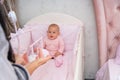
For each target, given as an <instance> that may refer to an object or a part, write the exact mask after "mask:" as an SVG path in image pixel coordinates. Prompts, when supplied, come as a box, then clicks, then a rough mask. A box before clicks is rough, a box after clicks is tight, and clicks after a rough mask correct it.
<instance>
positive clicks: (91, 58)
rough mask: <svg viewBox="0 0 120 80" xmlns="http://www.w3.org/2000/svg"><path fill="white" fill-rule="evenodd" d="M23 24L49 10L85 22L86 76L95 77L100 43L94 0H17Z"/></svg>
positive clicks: (17, 7) (18, 11)
mask: <svg viewBox="0 0 120 80" xmlns="http://www.w3.org/2000/svg"><path fill="white" fill-rule="evenodd" d="M16 9H17V15H18V18H19V21H20V24H21V26H23V25H24V24H25V23H26V22H27V21H28V20H30V19H32V18H33V17H36V16H39V15H42V14H44V13H48V12H60V13H65V14H68V15H71V16H74V17H76V18H78V19H80V20H81V21H83V23H84V24H85V78H91V79H92V78H94V77H95V74H96V71H97V70H98V44H97V33H96V24H95V15H94V10H93V3H92V0H24V1H23V0H16Z"/></svg>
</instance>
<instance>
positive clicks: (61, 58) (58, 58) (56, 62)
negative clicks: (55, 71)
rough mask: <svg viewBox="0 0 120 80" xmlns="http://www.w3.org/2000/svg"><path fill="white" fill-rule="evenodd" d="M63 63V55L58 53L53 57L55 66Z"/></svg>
mask: <svg viewBox="0 0 120 80" xmlns="http://www.w3.org/2000/svg"><path fill="white" fill-rule="evenodd" d="M62 64H63V56H62V55H59V56H57V57H56V58H55V65H56V67H60V66H61V65H62Z"/></svg>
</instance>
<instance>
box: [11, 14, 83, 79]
mask: <svg viewBox="0 0 120 80" xmlns="http://www.w3.org/2000/svg"><path fill="white" fill-rule="evenodd" d="M51 23H56V24H58V25H60V26H62V27H60V28H61V29H62V32H61V33H62V35H63V36H64V38H65V39H66V36H67V37H68V38H67V41H66V44H69V39H70V37H71V36H72V35H71V34H73V33H76V34H77V36H76V37H75V36H74V34H73V37H71V38H74V37H75V39H73V40H74V44H72V45H74V48H73V47H72V48H73V52H72V53H73V54H72V60H71V61H72V65H71V66H72V67H71V68H70V69H73V70H72V71H71V70H70V71H71V73H69V72H70V71H66V73H67V74H66V76H65V77H66V78H64V80H84V77H83V74H84V25H83V23H82V22H81V21H80V20H78V19H76V18H75V17H72V16H69V15H66V14H62V13H47V14H44V15H40V16H38V17H36V18H33V19H31V20H30V21H28V22H27V23H26V24H25V26H24V28H23V29H21V30H19V31H18V33H16V34H13V37H12V38H11V44H12V48H13V51H14V53H20V54H21V53H23V52H24V51H27V50H28V48H29V45H30V44H31V41H32V42H34V41H35V40H37V39H39V37H40V35H46V34H43V33H42V32H45V31H46V29H47V26H48V25H49V24H51ZM66 26H67V27H66ZM41 27H42V28H41ZM38 28H39V29H38ZM75 29H76V30H77V31H78V32H75V31H74V30H75ZM22 31H23V32H22ZM41 31H42V32H41ZM36 32H37V33H36ZM65 32H67V33H65ZM70 32H71V34H69V33H70ZM35 33H36V34H38V35H36V34H35ZM39 34H40V35H39ZM31 35H32V36H31ZM21 39H22V40H21ZM66 47H67V48H68V49H69V47H70V46H69V45H68V46H66ZM66 51H67V50H66ZM69 60H70V59H69ZM45 65H47V64H45ZM45 65H44V66H45ZM69 66H70V65H69ZM38 69H39V68H38ZM38 69H37V70H38ZM37 70H36V71H35V72H34V73H33V75H32V78H33V77H36V75H38V74H41V73H38V71H37ZM40 70H41V69H40ZM61 70H62V69H61ZM65 70H69V69H68V67H67V68H66V69H65ZM56 74H57V72H56ZM69 74H70V75H69ZM58 76H59V75H58ZM67 76H73V77H69V78H67ZM44 77H46V76H45V75H44ZM70 78H71V79H70ZM34 79H36V78H34ZM51 79H52V78H51ZM51 79H48V80H51ZM61 79H62V78H61ZM36 80H37V79H36ZM41 80H47V79H44V78H43V79H42V78H41ZM53 80H55V79H53ZM57 80H59V79H57ZM62 80H63V79H62Z"/></svg>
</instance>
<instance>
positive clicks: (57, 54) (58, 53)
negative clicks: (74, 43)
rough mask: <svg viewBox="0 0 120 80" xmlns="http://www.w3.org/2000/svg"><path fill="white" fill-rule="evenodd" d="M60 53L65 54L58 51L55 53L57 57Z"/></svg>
mask: <svg viewBox="0 0 120 80" xmlns="http://www.w3.org/2000/svg"><path fill="white" fill-rule="evenodd" d="M59 55H63V54H62V53H60V52H58V51H57V52H56V53H55V57H57V56H59Z"/></svg>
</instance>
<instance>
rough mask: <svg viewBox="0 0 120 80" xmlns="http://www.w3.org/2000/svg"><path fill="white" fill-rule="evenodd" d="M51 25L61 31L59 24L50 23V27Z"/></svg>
mask: <svg viewBox="0 0 120 80" xmlns="http://www.w3.org/2000/svg"><path fill="white" fill-rule="evenodd" d="M50 27H55V28H57V29H58V31H59V26H58V25H57V24H50V25H49V28H50Z"/></svg>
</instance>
